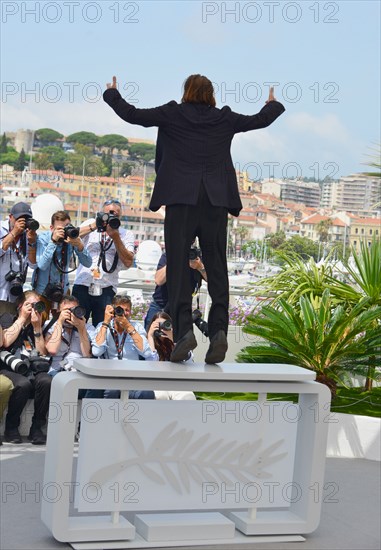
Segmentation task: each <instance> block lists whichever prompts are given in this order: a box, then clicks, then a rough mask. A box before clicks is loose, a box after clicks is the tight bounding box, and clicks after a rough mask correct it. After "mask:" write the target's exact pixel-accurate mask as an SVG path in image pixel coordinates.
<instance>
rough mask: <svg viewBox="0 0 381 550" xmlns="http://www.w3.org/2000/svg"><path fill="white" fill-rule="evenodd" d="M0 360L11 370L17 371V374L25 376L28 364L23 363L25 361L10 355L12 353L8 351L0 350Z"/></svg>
mask: <svg viewBox="0 0 381 550" xmlns="http://www.w3.org/2000/svg"><path fill="white" fill-rule="evenodd" d="M0 360H1V361H3V363H5V364H6V366H7V367H9V368H10V369H11V370H13V372H17V374H22V375H23V376H25V375H26V374H27V373H28V370H29V365H28V364H27V363H25V361H22V360H21V359H19V358H18V357H15V356H14V355H12V353H9V351H0Z"/></svg>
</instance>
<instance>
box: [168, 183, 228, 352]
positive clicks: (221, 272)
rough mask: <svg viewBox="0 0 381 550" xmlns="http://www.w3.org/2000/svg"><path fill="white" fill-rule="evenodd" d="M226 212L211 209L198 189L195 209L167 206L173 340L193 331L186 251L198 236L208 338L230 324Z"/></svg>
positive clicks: (225, 209) (202, 189)
mask: <svg viewBox="0 0 381 550" xmlns="http://www.w3.org/2000/svg"><path fill="white" fill-rule="evenodd" d="M227 217H228V210H227V208H225V207H221V206H212V204H211V203H210V201H209V198H208V196H207V194H206V191H205V189H204V187H203V186H201V190H200V195H199V198H198V202H197V204H196V205H195V206H190V205H187V204H175V205H171V206H167V207H166V214H165V222H164V235H165V250H166V253H167V286H168V296H169V308H170V313H171V317H172V321H173V328H174V340H175V342H176V341H178V340H179V339H180V338H181V337H182V336H184V334H185V333H186V332H187V331H188V330H190V329H191V328H192V291H193V289H192V287H191V281H190V277H189V250H190V247H191V244H192V242H193V240H194V238H195V237H198V239H199V243H200V247H201V252H202V261H203V263H204V266H205V269H206V274H207V278H208V292H209V294H210V297H211V299H212V306H211V308H210V311H209V317H208V325H209V338H210V337H212V336H214V334H215V333H216V332H217V331H218V330H220V329H222V330H224V331H225V332H226V333H227V330H228V323H229V313H228V308H229V280H228V272H227V261H226V231H227Z"/></svg>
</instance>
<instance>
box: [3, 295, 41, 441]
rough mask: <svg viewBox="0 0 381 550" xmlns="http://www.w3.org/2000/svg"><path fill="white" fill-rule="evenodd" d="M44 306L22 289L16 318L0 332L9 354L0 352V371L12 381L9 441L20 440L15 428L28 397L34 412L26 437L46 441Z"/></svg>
mask: <svg viewBox="0 0 381 550" xmlns="http://www.w3.org/2000/svg"><path fill="white" fill-rule="evenodd" d="M44 309H45V307H44V303H43V302H41V298H40V296H39V295H38V294H37V293H36V292H34V291H27V292H25V293H24V295H23V296H22V297H21V300H20V303H19V305H18V317H17V319H16V320H15V321H14V323H13V324H12V325H11V326H10V327H9V328H7V329H5V330H4V333H3V345H4V347H5V348H7V349H8V351H9V354H6V355H7V358H5V357H3V354H2V357H3V359H2V360H1V361H0V369H1V370H0V374H3V375H4V376H6V377H7V378H9V379H10V380H11V381H12V383H13V385H14V390H13V392H12V394H11V397H10V399H9V404H8V413H7V416H6V419H5V432H4V441H7V442H9V443H22V439H21V436H20V433H19V431H18V427H19V425H20V417H21V413H22V411H23V409H24V407H25V405H26V403H27V401H28V399H30V398H33V397H34V415H33V418H32V426H31V428H30V432H29V436H28V439H29V440H30V441H31V442H32V443H33V444H34V445H44V444H45V443H46V435H45V434H44V433H43V432H42V430H41V428H42V427H43V426H44V425H45V424H46V415H47V413H48V408H49V397H50V385H51V382H52V377H51V376H49V375H48V373H47V371H48V370H49V367H50V362H49V361H48V359H46V358H45V357H44V356H45V353H46V350H45V344H44V339H43V336H42V317H41V316H42V312H43V311H44ZM17 359H21V361H20V360H19V361H17ZM21 373H23V374H21Z"/></svg>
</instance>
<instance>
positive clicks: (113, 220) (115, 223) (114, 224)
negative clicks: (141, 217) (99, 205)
mask: <svg viewBox="0 0 381 550" xmlns="http://www.w3.org/2000/svg"><path fill="white" fill-rule="evenodd" d="M108 224H109V226H110V227H111V229H118V228H119V227H120V219H119V218H117V217H116V216H110V217H109V220H108Z"/></svg>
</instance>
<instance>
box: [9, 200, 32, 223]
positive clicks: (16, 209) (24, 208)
mask: <svg viewBox="0 0 381 550" xmlns="http://www.w3.org/2000/svg"><path fill="white" fill-rule="evenodd" d="M11 214H12V216H13V217H14V218H15V219H16V220H18V219H19V218H22V217H23V216H28V217H29V218H33V214H32V209H31V207H30V206H29V204H27V203H26V202H18V203H17V204H14V205H13V206H12V209H11Z"/></svg>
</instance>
